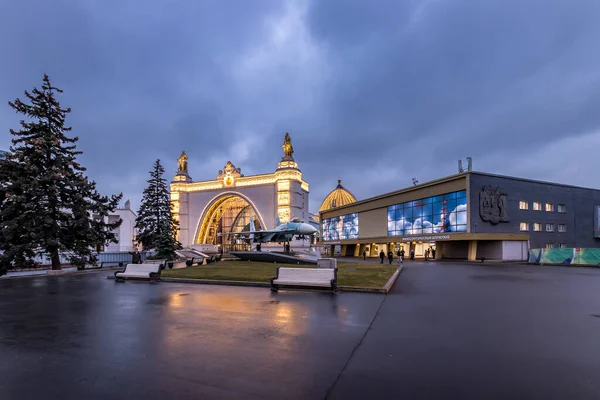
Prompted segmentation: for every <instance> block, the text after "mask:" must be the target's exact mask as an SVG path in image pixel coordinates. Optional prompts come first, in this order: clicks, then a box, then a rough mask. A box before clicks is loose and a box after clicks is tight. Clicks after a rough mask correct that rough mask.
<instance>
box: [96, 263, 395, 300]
mask: <svg viewBox="0 0 600 400" xmlns="http://www.w3.org/2000/svg"><path fill="white" fill-rule="evenodd" d="M401 271H402V266H400V267H399V268H398V269H397V270H396V272H394V273H393V274H392V276H391V277H390V279H388V281H387V282H386V284H385V286H384V287H383V288H369V287H360V286H338V290H339V291H340V292H358V293H378V294H387V293H388V292H389V291H390V289H391V287H392V285H393V284H394V283H395V282H396V280H397V279H398V276H399V275H400V272H401ZM106 279H115V277H114V275H108V276H107V277H106ZM159 282H167V283H192V284H196V285H222V286H246V287H264V288H269V287H271V284H270V283H268V282H246V281H220V280H215V279H190V278H162V277H161V278H160V279H159Z"/></svg>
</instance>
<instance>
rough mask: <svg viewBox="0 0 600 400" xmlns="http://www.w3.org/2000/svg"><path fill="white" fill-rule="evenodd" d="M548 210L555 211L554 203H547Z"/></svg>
mask: <svg viewBox="0 0 600 400" xmlns="http://www.w3.org/2000/svg"><path fill="white" fill-rule="evenodd" d="M546 211H548V212H554V204H550V203H546Z"/></svg>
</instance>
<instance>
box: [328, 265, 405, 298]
mask: <svg viewBox="0 0 600 400" xmlns="http://www.w3.org/2000/svg"><path fill="white" fill-rule="evenodd" d="M401 271H402V266H399V267H398V269H397V270H396V272H394V273H393V274H392V276H391V277H390V279H388V281H387V282H386V284H385V285H384V286H383V288H368V287H360V286H338V289H339V290H341V291H342V292H361V293H380V294H388V292H389V291H390V289H391V288H392V286H393V285H394V283H395V282H396V280H397V279H398V276H399V275H400V272H401Z"/></svg>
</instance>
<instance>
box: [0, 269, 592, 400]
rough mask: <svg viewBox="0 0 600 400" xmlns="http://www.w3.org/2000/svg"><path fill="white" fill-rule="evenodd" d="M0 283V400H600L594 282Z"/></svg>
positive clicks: (451, 275) (534, 273)
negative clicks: (381, 289)
mask: <svg viewBox="0 0 600 400" xmlns="http://www.w3.org/2000/svg"><path fill="white" fill-rule="evenodd" d="M105 277H106V273H105V272H104V273H102V272H101V273H90V274H86V275H77V276H64V277H39V278H19V279H9V280H2V281H0V377H2V379H0V399H3V400H4V399H8V400H12V399H31V398H44V399H85V400H88V399H116V398H119V399H120V398H128V399H323V398H330V399H369V398H370V399H379V398H402V399H440V398H443V399H503V400H504V399H507V398H519V399H544V400H547V399H566V398H572V399H578V400H579V399H598V398H600V335H599V332H600V294H599V291H598V287H599V286H600V270H596V269H589V268H585V269H584V268H558V267H530V266H515V265H507V266H501V265H494V266H487V265H483V266H481V265H458V264H446V263H440V264H437V263H427V264H426V263H405V268H404V270H403V272H402V274H401V276H400V279H399V280H398V282H397V283H396V285H395V286H394V288H393V290H392V292H391V293H390V294H389V295H388V296H382V295H375V294H372V295H371V294H359V293H340V294H338V295H330V294H325V293H307V292H298V291H296V292H291V291H289V292H285V291H281V292H280V293H277V294H271V293H270V292H269V290H268V289H264V288H246V287H223V286H208V285H184V284H171V283H169V284H167V283H159V284H151V283H132V282H126V283H116V282H114V281H109V280H107V279H105Z"/></svg>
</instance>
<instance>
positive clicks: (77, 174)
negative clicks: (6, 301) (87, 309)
mask: <svg viewBox="0 0 600 400" xmlns="http://www.w3.org/2000/svg"><path fill="white" fill-rule="evenodd" d="M56 93H62V90H60V89H58V88H56V87H54V86H52V84H51V83H50V79H49V78H48V76H47V75H45V74H44V79H43V84H42V87H41V90H40V89H38V88H34V89H33V91H32V92H31V93H29V92H27V91H25V96H26V97H27V99H28V101H29V103H30V104H28V103H27V102H23V101H21V100H20V99H17V100H15V101H14V102H9V103H8V104H9V105H10V106H11V107H12V108H13V109H14V110H15V111H16V112H17V113H19V114H23V116H24V119H23V120H21V129H20V130H19V131H15V130H12V129H11V130H10V133H11V134H12V135H13V136H14V138H13V139H12V146H11V148H10V151H9V152H8V153H7V155H6V158H5V159H3V160H0V201H1V205H0V226H1V227H2V229H1V232H0V250H2V254H1V255H0V275H1V274H2V272H3V270H4V271H6V269H9V268H12V267H18V268H20V267H29V266H34V265H35V264H36V263H35V262H34V257H35V256H36V255H46V256H48V257H49V258H50V259H51V261H52V269H54V270H57V269H61V262H60V257H61V255H63V256H64V257H65V258H67V259H68V260H69V262H70V263H71V264H73V265H77V266H83V265H85V263H87V262H93V261H94V257H93V251H94V248H93V247H95V246H97V245H99V244H104V243H106V242H109V241H115V236H114V234H113V233H112V232H111V230H113V229H115V228H117V227H118V226H119V225H120V223H121V221H118V222H115V223H111V224H109V223H106V222H105V221H106V216H107V215H108V214H109V213H110V212H111V211H112V210H114V209H115V208H116V207H117V205H118V203H119V200H120V199H121V197H122V195H114V196H111V197H108V196H102V195H100V194H99V193H98V192H97V190H96V183H95V182H93V181H88V178H87V177H86V176H85V175H84V172H85V171H86V169H85V168H84V167H82V166H81V165H80V164H79V163H78V161H77V156H78V155H80V154H81V151H78V150H76V145H75V143H76V142H77V141H78V138H77V137H73V138H71V137H69V136H67V134H66V133H67V132H69V131H70V130H71V128H70V127H67V126H65V120H66V116H67V114H69V113H70V112H71V109H70V108H62V107H61V105H60V103H59V102H58V101H57V100H56V98H55V94H56Z"/></svg>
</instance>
